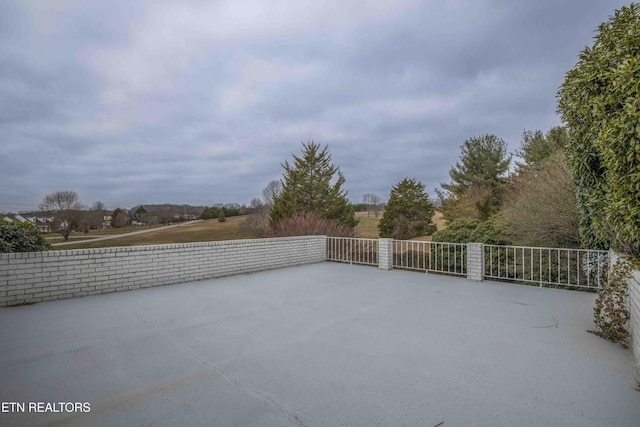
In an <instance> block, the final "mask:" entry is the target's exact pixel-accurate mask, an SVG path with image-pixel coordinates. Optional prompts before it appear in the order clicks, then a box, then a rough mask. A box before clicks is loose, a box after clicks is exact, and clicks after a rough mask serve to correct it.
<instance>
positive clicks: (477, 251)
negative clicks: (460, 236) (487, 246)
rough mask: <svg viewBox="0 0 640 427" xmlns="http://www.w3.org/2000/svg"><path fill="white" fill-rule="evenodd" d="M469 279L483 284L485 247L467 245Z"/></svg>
mask: <svg viewBox="0 0 640 427" xmlns="http://www.w3.org/2000/svg"><path fill="white" fill-rule="evenodd" d="M467 279H469V280H473V281H476V282H481V281H482V280H483V279H484V245H483V244H482V243H467Z"/></svg>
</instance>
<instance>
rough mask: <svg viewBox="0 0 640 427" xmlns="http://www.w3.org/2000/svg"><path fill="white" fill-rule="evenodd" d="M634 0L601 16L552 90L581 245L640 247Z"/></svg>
mask: <svg viewBox="0 0 640 427" xmlns="http://www.w3.org/2000/svg"><path fill="white" fill-rule="evenodd" d="M638 46H640V5H638V4H631V5H630V6H625V7H622V8H621V9H620V10H617V11H616V12H615V14H614V16H612V17H611V18H610V19H609V20H608V21H607V22H604V23H602V24H601V25H600V26H599V28H598V32H597V34H596V36H595V41H594V44H593V46H592V47H587V48H585V49H584V50H583V51H582V53H581V54H580V59H579V61H578V63H577V64H576V66H575V67H574V68H573V69H572V70H570V71H569V72H568V73H567V76H566V79H565V81H564V83H563V84H562V86H561V88H560V91H559V92H558V111H559V112H560V113H561V114H562V119H563V120H564V121H565V122H566V123H567V125H568V127H569V135H570V140H569V144H568V146H567V149H566V151H567V159H568V162H569V166H570V168H571V173H572V175H573V178H574V180H575V182H576V185H577V196H578V198H577V199H578V200H577V201H578V210H579V213H580V235H581V239H582V245H583V246H586V247H593V248H607V247H609V246H612V247H613V248H615V249H617V250H623V251H625V252H628V253H636V254H640V203H638V200H640V109H639V108H638V105H640V77H639V76H640V49H638Z"/></svg>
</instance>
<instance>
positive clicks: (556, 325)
mask: <svg viewBox="0 0 640 427" xmlns="http://www.w3.org/2000/svg"><path fill="white" fill-rule="evenodd" d="M551 317H553V320H555V322H556V323H554V324H553V325H547V326H532V328H534V329H545V328H558V326H559V325H560V322H559V321H558V319H556V316H554V315H553V314H552V315H551Z"/></svg>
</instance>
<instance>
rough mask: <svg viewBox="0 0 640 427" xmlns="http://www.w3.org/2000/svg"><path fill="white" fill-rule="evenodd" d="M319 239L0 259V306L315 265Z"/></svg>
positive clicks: (322, 252) (321, 253)
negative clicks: (309, 264) (308, 264)
mask: <svg viewBox="0 0 640 427" xmlns="http://www.w3.org/2000/svg"><path fill="white" fill-rule="evenodd" d="M325 259H326V238H325V237H324V236H304V237H283V238H274V239H254V240H229V241H220V242H206V243H187V244H175V245H155V246H133V247H119V248H105V249H85V250H68V251H50V252H28V253H15V254H0V306H7V305H14V304H23V303H32V302H41V301H49V300H54V299H64V298H73V297H77V296H85V295H95V294H102V293H109V292H117V291H126V290H131V289H139V288H147V287H152V286H162V285H171V284H176V283H183V282H190V281H195V280H203V279H210V278H214V277H221V276H228V275H232V274H243V273H251V272H256V271H261V270H268V269H272V268H280V267H287V266H292V265H299V264H307V263H313V262H320V261H324V260H325Z"/></svg>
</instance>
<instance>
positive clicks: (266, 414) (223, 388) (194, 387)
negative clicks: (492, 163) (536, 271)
mask: <svg viewBox="0 0 640 427" xmlns="http://www.w3.org/2000/svg"><path fill="white" fill-rule="evenodd" d="M594 300H595V295H594V294H588V293H581V292H575V291H563V290H554V289H539V288H535V287H528V286H521V285H514V284H504V283H496V282H487V281H485V282H482V283H475V282H471V281H468V280H466V279H461V278H455V277H447V276H440V275H427V274H420V273H415V272H407V271H398V270H392V271H382V270H379V269H377V268H374V267H362V266H350V265H344V264H336V263H326V262H325V263H317V264H311V265H305V266H299V267H291V268H285V269H278V270H271V271H267V272H261V273H255V274H248V275H240V276H231V277H226V278H219V279H213V280H205V281H200V282H192V283H186V284H180V285H172V286H164V287H157V288H150V289H142V290H135V291H129V292H118V293H112V294H105V295H96V296H90V297H84V298H76V299H67V300H59V301H51V302H45V303H39V304H35V305H30V306H21V307H4V308H0V343H1V347H0V402H3V403H7V402H22V403H29V402H45V403H46V402H50V403H54V402H88V403H89V404H90V412H88V413H87V412H78V413H71V414H67V413H28V412H27V411H25V413H19V412H16V411H13V412H11V411H8V412H7V411H5V412H4V413H0V425H9V426H13V425H20V426H23V425H78V426H84V425H92V426H122V425H128V426H139V425H154V426H172V425H207V426H211V425H213V426H283V425H284V426H286V425H291V426H377V425H380V426H401V425H406V426H436V425H438V426H443V427H448V426H468V425H474V426H540V425H548V426H578V425H579V426H605V425H606V426H637V425H639V423H640V392H638V391H636V390H635V387H637V386H638V382H637V380H636V378H638V374H637V371H636V369H635V366H634V362H633V359H632V355H631V352H630V351H629V350H626V349H623V348H621V347H620V346H617V345H615V344H611V343H609V342H607V341H604V340H602V339H600V338H598V337H597V336H595V335H593V334H590V333H588V332H586V331H587V330H589V329H593V327H594V326H593V322H592V318H593V303H594ZM639 379H640V378H639Z"/></svg>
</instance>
